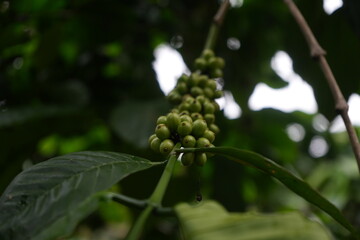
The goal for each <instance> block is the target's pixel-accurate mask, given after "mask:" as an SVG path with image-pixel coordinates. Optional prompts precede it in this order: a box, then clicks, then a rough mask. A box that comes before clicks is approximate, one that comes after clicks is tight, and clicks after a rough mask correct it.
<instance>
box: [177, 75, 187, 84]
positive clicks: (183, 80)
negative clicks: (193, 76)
mask: <svg viewBox="0 0 360 240" xmlns="http://www.w3.org/2000/svg"><path fill="white" fill-rule="evenodd" d="M188 80H189V76H188V75H186V74H182V75H181V76H180V77H179V79H178V82H179V83H180V82H183V83H186V82H187V81H188Z"/></svg>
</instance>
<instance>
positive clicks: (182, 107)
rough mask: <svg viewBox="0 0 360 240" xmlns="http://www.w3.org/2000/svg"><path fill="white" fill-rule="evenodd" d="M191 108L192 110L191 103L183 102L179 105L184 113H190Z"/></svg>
mask: <svg viewBox="0 0 360 240" xmlns="http://www.w3.org/2000/svg"><path fill="white" fill-rule="evenodd" d="M189 108H190V103H187V102H183V103H181V104H180V105H179V109H180V111H181V112H184V111H186V112H188V110H189Z"/></svg>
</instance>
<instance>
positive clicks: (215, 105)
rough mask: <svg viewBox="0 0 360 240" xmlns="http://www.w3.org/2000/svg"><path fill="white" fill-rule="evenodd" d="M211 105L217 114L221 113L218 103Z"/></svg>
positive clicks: (213, 102)
mask: <svg viewBox="0 0 360 240" xmlns="http://www.w3.org/2000/svg"><path fill="white" fill-rule="evenodd" d="M211 103H212V105H213V106H214V108H215V112H217V111H220V106H219V104H218V103H217V102H215V101H212V102H211Z"/></svg>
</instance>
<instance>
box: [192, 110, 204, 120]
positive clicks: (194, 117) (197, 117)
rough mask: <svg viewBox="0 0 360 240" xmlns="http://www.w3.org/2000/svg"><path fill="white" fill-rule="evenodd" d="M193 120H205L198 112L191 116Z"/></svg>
mask: <svg viewBox="0 0 360 240" xmlns="http://www.w3.org/2000/svg"><path fill="white" fill-rule="evenodd" d="M191 118H192V120H193V121H196V120H198V119H203V116H202V115H201V114H200V113H197V112H196V113H192V114H191Z"/></svg>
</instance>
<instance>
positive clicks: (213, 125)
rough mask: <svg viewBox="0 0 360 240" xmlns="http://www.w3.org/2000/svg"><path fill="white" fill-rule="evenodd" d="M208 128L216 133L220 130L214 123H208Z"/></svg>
mask: <svg viewBox="0 0 360 240" xmlns="http://www.w3.org/2000/svg"><path fill="white" fill-rule="evenodd" d="M209 129H210V130H211V131H213V132H214V133H215V134H218V133H219V132H220V129H219V127H218V126H217V125H216V124H214V123H213V124H210V126H209Z"/></svg>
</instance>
